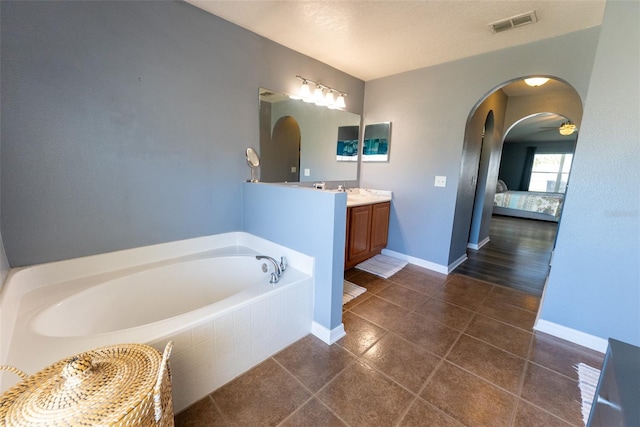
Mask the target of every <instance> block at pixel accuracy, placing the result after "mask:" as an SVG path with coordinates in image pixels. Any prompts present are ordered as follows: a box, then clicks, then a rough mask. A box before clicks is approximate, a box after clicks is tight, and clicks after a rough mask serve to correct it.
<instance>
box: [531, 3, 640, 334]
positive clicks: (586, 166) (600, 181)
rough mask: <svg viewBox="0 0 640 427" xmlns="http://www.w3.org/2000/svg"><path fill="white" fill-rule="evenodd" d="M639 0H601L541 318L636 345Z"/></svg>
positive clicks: (639, 308) (639, 296)
mask: <svg viewBox="0 0 640 427" xmlns="http://www.w3.org/2000/svg"><path fill="white" fill-rule="evenodd" d="M638 76H640V3H638V2H631V1H630V2H619V1H610V2H607V6H606V9H605V15H604V21H603V23H602V31H601V35H600V40H599V43H598V49H597V53H596V57H595V63H594V66H593V72H592V76H591V83H590V86H589V97H588V98H587V102H586V103H585V108H584V116H583V118H582V127H581V129H580V136H579V138H578V143H577V145H576V151H575V155H574V163H573V169H572V171H571V174H572V175H571V185H570V191H569V193H568V194H567V199H566V203H565V206H564V212H563V216H562V223H561V225H560V230H559V234H558V239H557V244H556V250H555V256H554V259H553V265H552V267H551V274H550V276H549V281H548V285H547V288H546V294H545V297H544V301H543V304H542V311H541V319H543V320H546V321H549V322H552V323H555V324H558V325H562V326H565V327H568V328H572V329H576V330H578V331H582V332H586V333H588V334H591V335H595V336H598V337H601V338H605V339H606V338H608V337H613V338H616V339H619V340H622V341H626V342H629V343H631V344H635V345H640V267H639V265H640V196H639V189H640V169H639V168H638V164H639V161H640V143H639V141H640V121H639V120H638V117H640V79H638Z"/></svg>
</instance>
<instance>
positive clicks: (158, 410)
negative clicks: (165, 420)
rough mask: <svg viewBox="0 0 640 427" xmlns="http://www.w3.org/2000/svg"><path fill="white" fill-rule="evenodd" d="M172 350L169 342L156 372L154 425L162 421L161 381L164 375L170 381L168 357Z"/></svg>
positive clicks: (171, 342) (171, 344) (171, 343)
mask: <svg viewBox="0 0 640 427" xmlns="http://www.w3.org/2000/svg"><path fill="white" fill-rule="evenodd" d="M172 349H173V341H169V342H168V343H167V345H166V346H165V348H164V352H163V353H162V362H161V364H160V369H159V372H158V380H157V381H156V385H155V386H154V387H153V404H154V409H155V412H154V414H155V419H156V423H157V422H159V421H160V420H161V419H162V381H163V379H164V376H165V373H166V375H169V379H171V372H169V356H171V350H172Z"/></svg>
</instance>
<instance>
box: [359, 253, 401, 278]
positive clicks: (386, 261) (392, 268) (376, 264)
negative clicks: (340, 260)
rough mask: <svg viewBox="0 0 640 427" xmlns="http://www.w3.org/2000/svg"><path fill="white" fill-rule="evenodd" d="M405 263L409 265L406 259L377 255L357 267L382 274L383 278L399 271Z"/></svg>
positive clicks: (377, 274)
mask: <svg viewBox="0 0 640 427" xmlns="http://www.w3.org/2000/svg"><path fill="white" fill-rule="evenodd" d="M405 265H407V262H406V261H402V260H399V259H397V258H392V257H390V256H386V255H376V256H374V257H373V258H370V259H368V260H366V261H364V262H361V263H360V264H358V265H356V268H357V269H358V270H362V271H366V272H368V273H371V274H375V275H376V276H380V277H382V278H383V279H388V278H389V277H391V276H393V275H394V274H396V273H397V272H398V271H400V270H402V269H403V268H404V266H405Z"/></svg>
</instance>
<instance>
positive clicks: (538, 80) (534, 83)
mask: <svg viewBox="0 0 640 427" xmlns="http://www.w3.org/2000/svg"><path fill="white" fill-rule="evenodd" d="M548 81H549V79H548V78H547V77H530V78H528V79H524V82H525V83H526V84H528V85H529V86H531V87H538V86H542V85H543V84H545V83H546V82H548Z"/></svg>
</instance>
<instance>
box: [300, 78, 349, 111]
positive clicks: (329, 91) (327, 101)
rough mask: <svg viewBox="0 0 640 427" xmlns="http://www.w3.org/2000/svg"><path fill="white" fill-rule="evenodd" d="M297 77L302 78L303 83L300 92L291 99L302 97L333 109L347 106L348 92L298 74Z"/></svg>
mask: <svg viewBox="0 0 640 427" xmlns="http://www.w3.org/2000/svg"><path fill="white" fill-rule="evenodd" d="M296 78H297V79H299V80H302V84H301V85H300V89H299V90H298V94H297V95H291V96H290V98H291V99H302V100H303V101H304V102H309V103H315V104H316V105H320V106H325V107H328V108H331V109H338V110H343V109H345V108H346V107H347V105H346V103H345V102H344V97H345V96H347V94H346V93H344V92H341V91H339V90H337V89H334V88H331V87H329V86H326V85H324V84H321V83H317V82H314V81H313V80H309V79H305V78H304V77H301V76H296ZM310 84H312V85H314V86H315V89H314V90H313V92H311V86H310ZM325 91H326V92H325Z"/></svg>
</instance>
